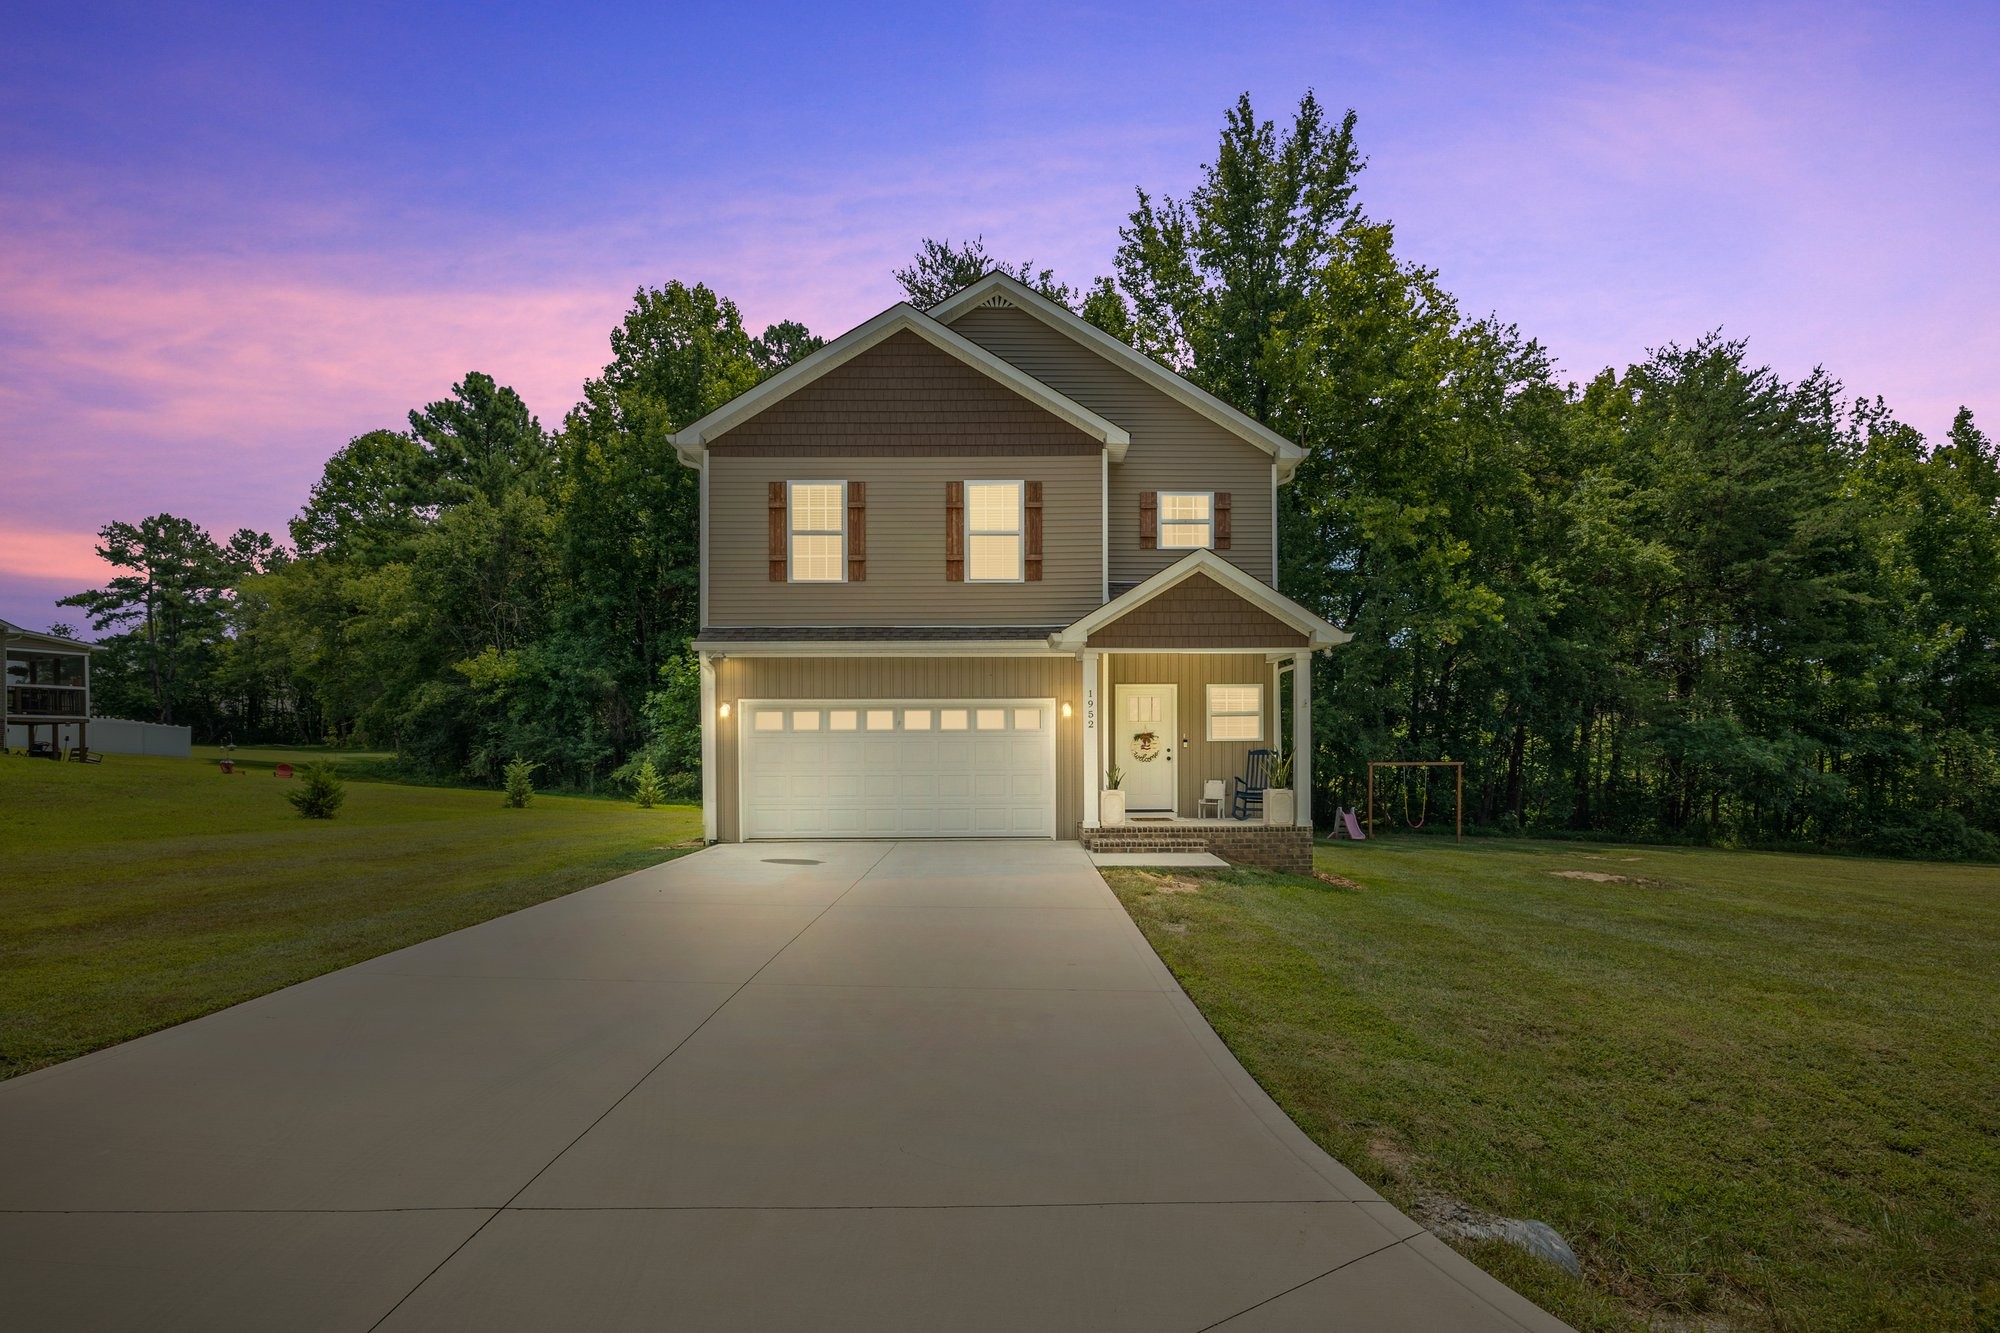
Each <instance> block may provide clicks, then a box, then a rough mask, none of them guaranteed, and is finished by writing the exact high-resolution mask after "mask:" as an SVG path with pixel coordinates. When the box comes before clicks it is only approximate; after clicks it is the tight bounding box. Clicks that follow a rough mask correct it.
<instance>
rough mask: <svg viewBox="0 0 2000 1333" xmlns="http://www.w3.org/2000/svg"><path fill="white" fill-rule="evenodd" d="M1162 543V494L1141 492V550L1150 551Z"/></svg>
mask: <svg viewBox="0 0 2000 1333" xmlns="http://www.w3.org/2000/svg"><path fill="white" fill-rule="evenodd" d="M1159 541H1160V493H1159V492H1158V491H1140V492H1139V549H1140V550H1142V551H1150V550H1152V549H1153V548H1154V547H1155V546H1157V545H1159Z"/></svg>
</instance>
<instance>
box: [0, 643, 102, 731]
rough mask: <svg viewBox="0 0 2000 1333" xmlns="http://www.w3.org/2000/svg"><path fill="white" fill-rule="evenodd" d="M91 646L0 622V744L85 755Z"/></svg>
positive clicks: (88, 724) (93, 647)
mask: <svg viewBox="0 0 2000 1333" xmlns="http://www.w3.org/2000/svg"><path fill="white" fill-rule="evenodd" d="M95 651H97V646H96V645H95V644H90V643H78V642H77V641H75V640H74V639H62V638H58V637H56V636H55V635H53V634H37V633H35V632H34V631H33V630H25V629H22V628H21V627H20V626H18V625H12V624H9V623H8V622H6V621H4V620H0V664H4V669H5V672H6V677H7V687H6V689H5V690H4V691H0V746H4V748H6V749H9V750H27V751H29V752H31V753H37V754H60V753H62V752H64V751H68V750H76V751H82V752H85V753H88V746H89V743H90V739H89V726H90V655H91V654H92V653H93V652H95Z"/></svg>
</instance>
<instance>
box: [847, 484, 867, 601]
mask: <svg viewBox="0 0 2000 1333" xmlns="http://www.w3.org/2000/svg"><path fill="white" fill-rule="evenodd" d="M847 581H848V582H849V583H866V582H867V581H868V483H867V482H865V481H850V482H848V483H847Z"/></svg>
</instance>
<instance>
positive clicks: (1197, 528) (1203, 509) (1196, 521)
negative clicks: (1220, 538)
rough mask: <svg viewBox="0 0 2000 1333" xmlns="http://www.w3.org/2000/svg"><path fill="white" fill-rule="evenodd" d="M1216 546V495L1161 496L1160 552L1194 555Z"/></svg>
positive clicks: (1180, 493)
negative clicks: (1184, 552)
mask: <svg viewBox="0 0 2000 1333" xmlns="http://www.w3.org/2000/svg"><path fill="white" fill-rule="evenodd" d="M1214 545H1215V495H1214V493H1213V492H1210V491H1161V492H1160V549H1161V550H1163V551H1194V550H1200V549H1203V548H1208V547H1213V546H1214Z"/></svg>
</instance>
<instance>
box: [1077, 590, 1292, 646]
mask: <svg viewBox="0 0 2000 1333" xmlns="http://www.w3.org/2000/svg"><path fill="white" fill-rule="evenodd" d="M1090 646H1091V647H1092V648H1303V647H1305V646H1306V636H1305V635H1303V634H1301V633H1299V631H1298V630H1296V629H1293V628H1292V627H1291V626H1290V625H1287V624H1286V623H1285V622H1284V621H1282V620H1280V619H1278V618H1277V617H1276V616H1274V615H1272V614H1271V613H1270V612H1268V611H1266V610H1264V609H1263V608H1262V607H1258V606H1253V605H1251V604H1250V603H1249V602H1246V601H1244V600H1243V599H1242V598H1241V597H1239V596H1237V595H1236V594H1235V593H1233V592H1231V591H1230V590H1229V589H1227V588H1225V587H1223V586H1222V585H1221V584H1220V583H1217V582H1216V581H1215V580H1214V579H1212V578H1210V577H1208V575H1206V574H1194V575H1190V576H1189V577H1188V578H1186V579H1183V580H1182V581H1181V582H1179V583H1176V584H1175V585H1174V586H1173V587H1171V588H1169V589H1167V590H1166V591H1165V592H1163V593H1161V594H1160V595H1159V596H1157V597H1155V598H1153V599H1152V600H1151V601H1149V602H1147V603H1146V604H1145V605H1143V606H1136V607H1134V608H1132V610H1130V611H1128V612H1126V613H1125V614H1124V615H1122V616H1120V617H1118V619H1116V620H1114V621H1112V622H1111V623H1110V624H1108V625H1104V626H1100V627H1099V628H1098V629H1097V630H1096V631H1094V632H1093V633H1092V634H1091V636H1090Z"/></svg>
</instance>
